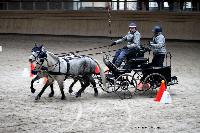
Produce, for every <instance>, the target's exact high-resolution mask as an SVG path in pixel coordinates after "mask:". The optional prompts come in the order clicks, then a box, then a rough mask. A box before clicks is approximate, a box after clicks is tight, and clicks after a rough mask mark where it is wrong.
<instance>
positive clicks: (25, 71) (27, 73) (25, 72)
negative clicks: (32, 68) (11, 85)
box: [22, 68, 30, 78]
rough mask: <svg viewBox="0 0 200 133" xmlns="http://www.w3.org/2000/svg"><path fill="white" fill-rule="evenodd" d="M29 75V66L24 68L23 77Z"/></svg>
mask: <svg viewBox="0 0 200 133" xmlns="http://www.w3.org/2000/svg"><path fill="white" fill-rule="evenodd" d="M29 76H30V72H29V70H28V68H24V70H23V72H22V77H24V78H28V77H29Z"/></svg>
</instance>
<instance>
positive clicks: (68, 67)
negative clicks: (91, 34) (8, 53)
mask: <svg viewBox="0 0 200 133" xmlns="http://www.w3.org/2000/svg"><path fill="white" fill-rule="evenodd" d="M29 62H31V63H32V62H36V63H37V64H39V65H41V66H43V67H45V68H46V70H47V71H48V80H47V82H46V84H45V85H44V87H43V88H42V90H41V92H40V93H39V94H38V95H37V97H36V98H35V99H36V100H38V99H39V98H40V97H41V95H42V94H43V92H44V91H45V89H46V88H47V87H48V86H49V85H51V84H52V83H53V81H54V80H56V81H57V82H58V85H59V87H60V91H61V94H62V97H61V99H65V94H64V90H63V89H64V86H63V81H64V80H65V78H66V76H67V77H72V78H75V77H81V79H82V81H83V82H84V85H83V86H82V88H81V89H80V90H79V91H78V92H77V93H76V97H79V96H81V93H82V91H84V90H85V89H86V87H88V86H89V84H90V83H92V84H93V86H94V85H96V83H95V80H94V79H93V77H92V75H93V74H94V73H95V69H96V67H99V68H100V76H101V78H102V82H103V86H104V88H106V84H105V81H106V80H105V74H104V72H103V69H102V68H101V66H100V65H99V63H98V62H97V61H95V60H94V59H92V58H90V57H87V56H85V57H82V58H77V59H72V60H67V59H64V58H61V57H57V56H56V55H54V54H53V53H51V52H48V51H46V50H45V48H44V47H43V46H37V45H35V47H34V48H33V49H32V55H31V56H30V57H29ZM95 95H98V90H97V88H96V90H95Z"/></svg>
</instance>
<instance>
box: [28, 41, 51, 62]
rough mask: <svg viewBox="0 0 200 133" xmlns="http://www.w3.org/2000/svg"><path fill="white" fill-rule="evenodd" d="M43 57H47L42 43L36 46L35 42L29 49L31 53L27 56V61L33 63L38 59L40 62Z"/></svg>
mask: <svg viewBox="0 0 200 133" xmlns="http://www.w3.org/2000/svg"><path fill="white" fill-rule="evenodd" d="M44 58H47V54H46V50H45V48H44V46H43V45H41V46H37V44H35V46H34V47H33V49H32V50H31V55H30V56H29V62H30V63H33V62H35V61H37V60H38V59H39V60H40V62H42V61H43V60H44Z"/></svg>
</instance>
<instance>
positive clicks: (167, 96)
mask: <svg viewBox="0 0 200 133" xmlns="http://www.w3.org/2000/svg"><path fill="white" fill-rule="evenodd" d="M160 102H161V103H164V104H168V103H172V98H171V96H170V94H169V92H168V91H164V93H163V95H162V98H161V100H160Z"/></svg>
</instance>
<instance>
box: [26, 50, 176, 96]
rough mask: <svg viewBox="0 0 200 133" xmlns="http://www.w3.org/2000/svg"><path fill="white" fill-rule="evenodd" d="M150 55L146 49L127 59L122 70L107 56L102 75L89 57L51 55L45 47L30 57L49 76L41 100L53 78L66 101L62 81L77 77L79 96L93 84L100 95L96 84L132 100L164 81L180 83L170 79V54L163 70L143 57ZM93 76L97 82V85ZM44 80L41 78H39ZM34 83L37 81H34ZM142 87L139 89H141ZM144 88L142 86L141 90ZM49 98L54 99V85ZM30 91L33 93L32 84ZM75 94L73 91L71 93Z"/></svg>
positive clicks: (95, 63) (170, 83) (172, 78)
mask: <svg viewBox="0 0 200 133" xmlns="http://www.w3.org/2000/svg"><path fill="white" fill-rule="evenodd" d="M145 52H147V51H146V49H145V48H143V49H141V50H140V51H137V52H136V53H132V55H129V56H127V59H126V60H125V61H124V65H123V66H122V68H117V67H116V66H115V65H114V64H113V63H112V62H111V61H110V56H109V55H107V54H105V55H104V56H103V62H104V63H105V65H106V66H107V67H108V70H107V71H105V72H104V71H103V70H102V68H100V71H99V72H100V73H96V68H97V66H99V67H100V65H99V64H98V62H97V61H96V60H94V59H92V58H90V57H88V56H75V58H74V57H72V58H71V57H67V56H64V57H58V56H56V55H55V54H53V53H51V52H48V51H46V50H45V49H44V47H43V46H41V47H38V46H35V47H34V48H33V49H32V55H31V56H30V57H29V61H30V62H36V64H37V65H38V67H39V68H45V71H47V73H48V76H47V77H48V78H49V79H48V82H47V83H46V84H45V86H44V87H43V89H42V91H41V92H40V93H39V94H38V96H37V97H36V99H39V98H40V97H41V95H42V93H43V92H44V90H45V89H46V88H47V87H48V86H49V85H52V84H53V81H54V79H55V80H57V82H58V83H59V87H60V90H61V94H62V97H61V99H65V94H64V91H63V89H64V88H63V81H64V80H65V79H66V78H70V77H71V78H74V79H75V82H76V81H78V80H79V81H80V82H81V87H82V88H81V89H80V90H79V91H78V92H77V93H76V97H79V96H81V92H82V91H84V90H85V88H86V87H87V86H89V84H90V83H91V84H92V85H93V87H94V92H95V95H96V96H97V95H98V90H97V88H96V83H98V85H99V86H100V88H102V89H103V90H104V91H106V92H108V93H111V92H114V93H116V94H117V95H118V96H119V97H120V98H121V99H125V98H131V97H132V96H133V95H134V94H136V93H138V92H139V93H143V92H145V91H147V90H151V91H153V90H156V89H157V88H158V87H160V84H161V81H162V80H164V81H165V84H166V86H167V85H172V84H175V83H178V81H177V77H175V76H174V77H171V54H170V53H167V54H166V65H165V66H163V67H152V66H149V58H145V57H144V53H145ZM168 56H169V57H170V58H169V61H170V64H169V65H168V64H167V62H168ZM92 74H93V75H95V76H94V77H95V78H96V79H97V81H96V83H95V80H94V78H93V77H92ZM38 78H41V77H38ZM33 81H34V80H33ZM138 86H140V87H138ZM141 86H142V87H141ZM51 89H52V92H51V94H50V96H53V94H54V92H53V86H52V88H51ZM31 90H32V92H33V93H34V88H33V82H32V85H31ZM71 92H72V90H71Z"/></svg>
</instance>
